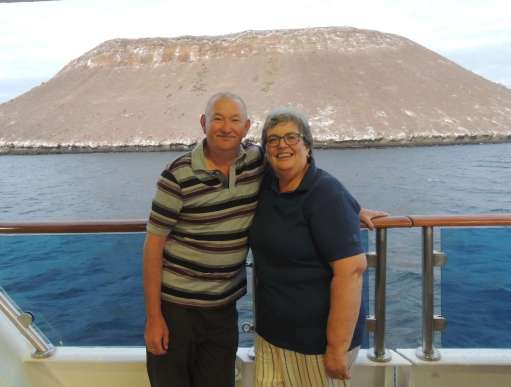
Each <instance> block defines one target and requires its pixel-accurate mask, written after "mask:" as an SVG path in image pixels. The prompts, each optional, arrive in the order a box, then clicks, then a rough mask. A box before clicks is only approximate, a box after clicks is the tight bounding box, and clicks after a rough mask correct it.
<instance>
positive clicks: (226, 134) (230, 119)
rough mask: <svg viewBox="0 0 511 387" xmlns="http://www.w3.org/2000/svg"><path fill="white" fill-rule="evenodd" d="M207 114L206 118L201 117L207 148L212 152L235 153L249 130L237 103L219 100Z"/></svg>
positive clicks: (224, 99)
mask: <svg viewBox="0 0 511 387" xmlns="http://www.w3.org/2000/svg"><path fill="white" fill-rule="evenodd" d="M208 113H209V114H208V116H205V115H203V116H202V117H201V125H202V129H203V130H204V134H205V135H206V139H207V146H208V148H210V150H212V151H223V152H233V151H237V150H238V149H239V146H240V143H241V140H243V137H245V135H246V134H247V132H248V129H249V128H250V121H249V120H248V119H247V117H246V115H245V113H244V111H243V109H242V107H241V106H240V104H239V102H238V101H236V100H232V99H230V98H222V99H219V100H218V101H216V102H215V104H214V105H213V107H212V109H211V111H210V112H208Z"/></svg>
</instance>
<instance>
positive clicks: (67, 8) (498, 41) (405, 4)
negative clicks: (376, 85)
mask: <svg viewBox="0 0 511 387" xmlns="http://www.w3.org/2000/svg"><path fill="white" fill-rule="evenodd" d="M510 14H511V2H509V1H507V0H506V1H503V0H487V1H485V0H477V1H476V0H466V1H463V2H461V1H458V0H443V1H441V0H430V1H428V2H420V1H410V0H385V1H384V0H365V1H364V0H360V1H358V2H354V1H345V0H294V1H291V0H281V1H275V0H260V1H258V2H255V1H241V0H238V1H229V0H216V1H198V0H187V1H183V2H179V4H176V2H173V1H157V0H146V1H142V0H138V1H137V0H126V1H120V0H111V1H99V0H88V1H87V0H67V1H58V2H41V3H17V4H0V80H2V79H4V80H6V79H15V78H39V77H43V76H45V77H46V78H50V77H51V76H52V75H54V74H55V73H56V72H57V71H58V70H59V69H61V68H62V67H64V66H65V65H66V64H67V63H68V62H69V61H71V60H73V59H75V58H76V57H78V56H80V55H82V54H83V53H85V52H86V51H88V50H90V49H92V48H93V47H95V46H97V45H99V44H100V43H102V42H104V41H105V40H109V39H113V38H119V37H122V38H139V37H156V36H161V37H175V36H180V35H219V34H227V33H234V32H239V31H243V30H248V29H258V30H260V29H281V28H303V27H317V26H353V27H357V28H365V29H375V30H380V31H383V32H390V33H395V34H399V35H402V36H405V37H407V38H409V39H411V40H414V41H416V42H417V43H419V44H421V45H424V46H426V47H428V48H430V49H432V50H434V51H440V52H443V53H447V54H449V53H450V52H456V51H458V50H461V49H469V48H470V49H483V48H484V47H489V46H492V47H495V46H505V47H509V46H511V23H509V21H508V18H509V15H510ZM509 71H510V72H511V69H510V70H509Z"/></svg>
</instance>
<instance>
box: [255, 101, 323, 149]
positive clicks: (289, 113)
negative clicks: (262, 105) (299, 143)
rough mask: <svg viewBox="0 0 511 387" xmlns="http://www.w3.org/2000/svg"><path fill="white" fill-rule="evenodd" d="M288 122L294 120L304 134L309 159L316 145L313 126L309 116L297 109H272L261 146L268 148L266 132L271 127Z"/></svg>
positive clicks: (266, 122) (267, 118)
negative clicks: (310, 123)
mask: <svg viewBox="0 0 511 387" xmlns="http://www.w3.org/2000/svg"><path fill="white" fill-rule="evenodd" d="M286 122H292V123H294V124H295V125H296V127H297V128H298V130H299V131H300V133H301V135H302V136H303V137H302V138H303V142H304V143H305V145H306V146H307V147H308V148H309V159H310V158H311V157H312V147H313V145H314V139H313V137H312V132H311V128H310V125H309V120H308V119H307V116H306V115H305V114H303V113H301V112H299V111H297V110H294V109H291V108H286V107H280V108H277V109H274V110H272V111H271V112H270V113H269V114H268V115H267V116H266V120H265V121H264V125H263V129H262V131H261V146H262V147H263V149H266V142H267V141H266V132H267V131H268V130H269V129H272V128H274V127H276V126H277V125H280V124H284V123H286Z"/></svg>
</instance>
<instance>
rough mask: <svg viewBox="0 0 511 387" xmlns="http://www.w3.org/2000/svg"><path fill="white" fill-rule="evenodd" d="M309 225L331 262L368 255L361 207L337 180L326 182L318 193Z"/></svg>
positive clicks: (324, 255) (321, 249)
mask: <svg viewBox="0 0 511 387" xmlns="http://www.w3.org/2000/svg"><path fill="white" fill-rule="evenodd" d="M310 199H312V201H311V204H310V209H309V216H308V218H309V225H310V229H311V233H312V238H313V240H314V244H315V246H316V248H317V249H318V251H319V252H320V255H321V257H323V258H324V259H325V261H327V262H331V261H335V260H337V259H342V258H348V257H351V256H353V255H357V254H361V253H363V252H364V249H363V248H362V242H361V237H360V220H359V215H358V213H359V211H360V206H359V204H358V203H357V201H356V200H355V199H354V198H353V196H351V194H350V193H349V192H348V191H347V190H346V188H344V187H343V185H342V184H341V183H340V182H339V181H337V180H336V179H334V178H329V179H325V180H324V181H323V183H322V184H320V185H319V186H318V187H317V189H316V190H315V192H314V195H312V197H311V198H310Z"/></svg>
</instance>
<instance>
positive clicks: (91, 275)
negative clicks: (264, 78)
mask: <svg viewBox="0 0 511 387" xmlns="http://www.w3.org/2000/svg"><path fill="white" fill-rule="evenodd" d="M180 154H181V153H179V152H161V153H97V154H65V155H38V156H5V155H4V156H0V222H9V221H49V220H93V219H142V218H144V219H145V218H146V217H147V214H148V211H149V207H150V202H151V199H152V195H153V193H154V187H155V182H156V179H157V177H158V175H159V173H160V172H161V170H162V169H163V167H164V166H165V165H166V164H167V163H169V162H170V161H172V160H173V159H174V158H176V157H177V156H179V155H180ZM315 157H316V160H317V164H318V165H319V166H320V167H321V168H323V169H326V170H327V171H329V172H331V173H332V174H334V175H335V176H336V177H337V178H338V179H339V180H340V181H342V182H343V184H344V185H345V186H346V187H347V188H348V189H349V190H350V191H351V193H352V194H353V195H354V196H355V197H356V198H357V199H358V200H359V202H360V203H361V205H362V206H364V207H366V208H375V209H381V210H385V211H387V212H389V213H391V214H394V215H410V214H481V213H493V214H501V213H511V144H491V145H460V146H439V147H413V148H386V149H349V150H316V151H315ZM368 237H369V242H370V244H369V245H370V247H369V249H370V250H371V249H374V246H373V242H374V235H373V233H369V235H368ZM143 238H144V235H143V234H141V233H139V234H108V235H106V234H102V235H94V234H87V235H39V236H33V235H29V236H27V235H8V236H5V235H4V236H0V286H2V287H3V288H5V290H6V291H7V292H8V293H9V295H10V296H11V297H12V298H13V299H14V300H15V301H16V302H17V303H18V304H19V305H20V307H21V308H23V309H24V310H29V311H31V312H32V313H33V314H34V315H35V318H36V324H37V325H38V326H39V327H40V328H41V329H42V330H43V331H44V332H45V334H46V335H47V336H48V337H49V338H50V339H51V340H52V341H53V342H54V343H55V344H57V345H59V344H60V345H142V344H143V327H144V307H143V298H142V281H141V250H142V243H143ZM435 238H436V248H438V249H442V250H444V251H446V252H447V255H448V257H449V261H448V264H447V265H446V266H445V267H444V268H443V269H442V270H441V271H440V270H439V271H438V272H437V273H436V297H435V303H436V305H435V307H436V311H437V313H442V314H444V315H445V316H446V317H447V318H448V320H449V327H448V329H447V330H446V331H445V332H444V333H443V334H442V335H441V336H438V337H437V338H436V343H437V345H439V346H450V347H454V346H456V347H485V346H487V347H511V337H510V335H509V334H508V333H507V334H506V332H509V331H511V253H510V252H511V228H487V229H482V230H481V229H477V230H467V229H464V230H463V229H443V230H436V231H435ZM420 242H421V234H420V230H416V229H412V230H408V229H407V230H404V229H398V230H391V231H389V242H388V243H389V252H388V259H389V263H388V274H387V280H388V283H387V336H386V345H387V347H390V348H396V347H415V346H418V345H419V344H420V341H421V338H420V335H421V329H420V321H421V308H420V300H421V294H420V291H421V279H420V278H421V277H420V271H421V250H420ZM248 272H249V277H251V272H250V269H249V270H248ZM372 281H373V277H372V274H371V273H370V275H369V281H368V282H369V299H370V300H369V301H370V302H369V304H371V302H372V292H373V290H374V286H373V284H372ZM238 308H239V310H240V324H241V323H242V322H244V321H250V319H251V296H250V294H249V295H248V296H246V297H245V298H243V299H242V300H240V301H239V303H238ZM481 332H484V334H483V333H481ZM250 342H251V336H250V335H247V334H242V335H241V344H242V345H249V344H250Z"/></svg>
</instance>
